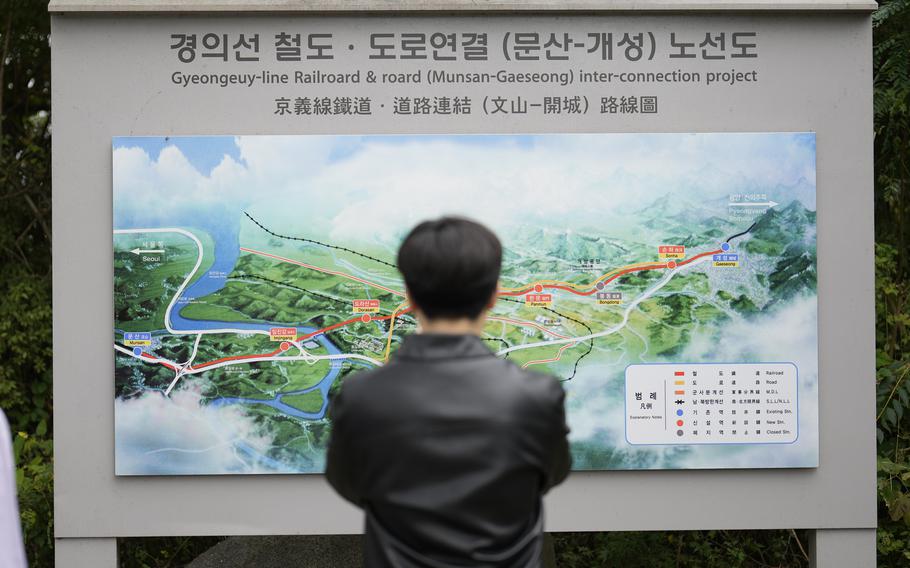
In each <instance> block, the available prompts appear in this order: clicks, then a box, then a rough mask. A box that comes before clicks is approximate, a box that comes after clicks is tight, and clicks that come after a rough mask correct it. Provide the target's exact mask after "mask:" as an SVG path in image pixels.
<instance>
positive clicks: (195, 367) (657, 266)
mask: <svg viewBox="0 0 910 568" xmlns="http://www.w3.org/2000/svg"><path fill="white" fill-rule="evenodd" d="M240 250H242V251H244V252H249V253H252V254H258V255H262V256H267V257H270V258H274V259H277V260H281V261H284V262H289V263H291V264H297V265H299V266H303V267H305V268H310V269H313V270H317V271H319V272H326V273H328V274H334V275H336V276H343V277H345V278H350V279H352V280H356V281H358V282H362V283H363V284H368V285H370V286H375V287H376V288H380V289H382V290H386V291H387V292H391V293H392V294H396V295H399V296H404V294H402V293H401V292H396V291H395V290H392V289H390V288H386V287H384V286H380V285H379V284H375V283H373V282H369V281H367V280H362V279H360V278H357V277H356V276H352V275H350V274H345V273H343V272H334V271H331V270H326V269H324V268H319V267H317V266H313V265H310V264H306V263H303V262H299V261H296V260H292V259H290V258H285V257H282V256H277V255H273V254H269V253H266V252H261V251H257V250H253V249H248V248H244V247H240ZM722 252H723V250H722V249H717V250H713V251H709V252H703V253H699V254H696V255H695V256H692V257H690V258H687V259H685V260H681V261H679V262H677V263H676V266H677V267H679V266H685V265H686V264H689V263H690V262H692V261H695V260H698V259H699V258H703V257H706V256H711V255H714V254H720V253H722ZM662 268H669V266H668V263H663V264H650V265H646V266H638V267H635V268H627V269H625V270H621V271H619V272H617V273H616V274H614V275H613V276H611V277H610V278H608V279H606V280H604V281H603V283H604V286H606V285H607V284H609V283H610V282H612V281H614V280H616V279H617V278H619V277H620V276H624V275H626V274H630V273H632V272H641V271H644V270H660V269H662ZM541 286H542V287H543V288H555V289H558V290H566V291H568V292H571V293H573V294H575V295H577V296H590V295H591V294H593V293H595V292H597V288H596V287H594V288H591V289H590V290H588V291H587V292H580V291H578V290H575V289H573V288H569V287H567V286H562V285H559V284H542V285H541ZM532 290H534V286H529V287H528V288H526V289H524V290H520V291H518V292H500V293H499V294H498V295H500V296H521V295H523V294H527V293H528V292H530V291H532ZM411 310H413V308H408V309H406V310H403V311H401V312H398V313H397V314H396V313H393V314H391V315H387V316H379V317H370V319H369V320H367V321H368V322H369V321H383V320H390V319H392V318H394V317H397V316H399V315H402V314H406V313H408V312H410V311H411ZM489 319H491V320H494V321H504V322H507V323H512V324H515V325H520V326H531V327H536V328H537V329H539V330H541V331H543V332H545V333H549V334H552V335H555V336H556V337H559V338H560V339H570V338H569V337H568V336H565V335H561V334H559V333H556V332H555V331H552V330H550V329H547V328H545V327H542V326H539V325H537V324H535V323H533V322H523V321H520V320H513V319H509V318H503V317H499V316H491V317H490V318H489ZM358 321H360V322H362V321H363V316H358V317H356V318H351V319H349V320H345V321H342V322H338V323H335V324H332V325H330V326H327V327H324V328H322V329H317V330H316V331H312V332H310V333H307V334H305V335H300V336H298V337H297V341H302V340H305V339H310V338H312V337H315V336H317V335H320V334H323V333H325V332H327V331H332V330H334V329H338V328H339V327H344V326H346V325H349V324H352V323H355V322H358ZM364 323H366V322H364ZM572 345H575V344H574V343H567V344H566V345H565V346H563V347H562V348H560V350H559V351H558V352H557V353H556V356H555V357H554V358H551V359H542V360H538V361H530V362H528V363H525V365H524V366H525V367H527V366H529V365H537V364H542V363H552V362H555V361H558V360H559V358H560V357H561V356H562V352H563V351H565V350H566V349H568V348H569V347H571V346H572ZM278 353H281V349H276V350H275V351H273V352H271V353H265V354H260V355H235V356H233V357H224V358H221V359H216V360H214V361H208V362H206V363H201V364H199V365H193V366H192V367H190V369H192V370H198V369H203V368H205V367H209V366H211V365H214V364H216V363H222V362H224V361H242V360H244V359H255V358H258V357H274V356H275V355H277V354H278ZM142 355H143V356H144V357H146V358H149V359H153V360H155V361H156V362H157V363H160V364H162V365H164V366H165V367H167V368H169V369H171V370H176V369H174V367H173V366H172V365H169V364H168V363H165V362H163V361H159V360H157V359H156V358H155V357H154V356H152V355H149V354H147V353H143V354H142Z"/></svg>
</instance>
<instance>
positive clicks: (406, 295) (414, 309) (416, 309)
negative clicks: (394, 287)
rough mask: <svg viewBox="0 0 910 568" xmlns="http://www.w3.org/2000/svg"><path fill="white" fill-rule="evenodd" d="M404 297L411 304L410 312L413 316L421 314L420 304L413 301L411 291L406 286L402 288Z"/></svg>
mask: <svg viewBox="0 0 910 568" xmlns="http://www.w3.org/2000/svg"><path fill="white" fill-rule="evenodd" d="M404 298H405V300H407V301H408V305H409V306H411V312H412V313H413V314H414V317H417V316H418V315H423V312H422V311H421V310H420V306H418V305H417V304H415V303H414V298H413V297H411V291H410V290H408V288H407V286H405V288H404Z"/></svg>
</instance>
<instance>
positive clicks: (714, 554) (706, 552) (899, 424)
mask: <svg viewBox="0 0 910 568" xmlns="http://www.w3.org/2000/svg"><path fill="white" fill-rule="evenodd" d="M46 10H47V4H46V1H42V0H0V406H2V407H3V409H4V411H6V413H7V415H8V417H9V420H10V422H11V426H12V428H13V433H14V434H13V435H14V452H15V459H16V462H17V464H18V467H17V472H16V474H17V482H18V487H19V499H20V506H21V513H22V525H23V530H24V533H25V540H26V545H27V549H28V556H29V560H30V562H31V565H32V566H33V567H36V568H40V567H50V566H53V440H52V432H53V423H52V420H53V416H52V396H51V390H52V389H51V386H52V383H51V355H52V345H51V333H50V332H51V240H50V235H51V193H50V136H51V123H50V111H51V108H50V80H51V78H50V49H49V44H48V40H49V32H50V25H49V18H48V15H47V11H46ZM874 33H875V47H874V54H873V58H874V65H875V213H876V241H877V245H876V262H875V266H876V272H877V281H876V300H877V302H876V310H877V343H878V360H877V369H876V384H877V397H878V415H877V425H878V450H879V452H878V453H879V461H878V471H879V474H878V494H879V513H880V514H879V531H878V552H879V555H878V562H879V565H880V566H886V567H887V566H894V567H897V566H907V565H908V564H910V439H908V437H910V355H908V353H910V351H908V349H910V311H908V308H910V248H908V246H910V0H885V1H884V2H882V3H881V8H880V10H879V11H878V13H877V14H876V15H875V18H874ZM869 372H870V373H872V372H873V370H872V369H870V370H869ZM869 378H871V377H869ZM856 379H857V380H866V378H864V377H857V378H856ZM605 514H609V513H608V511H605ZM213 542H214V540H213V539H211V538H204V539H195V538H189V537H186V538H176V539H174V538H169V539H138V540H133V539H131V540H128V541H124V542H122V543H121V547H120V548H121V563H122V565H123V566H128V567H156V568H163V567H166V566H181V565H183V564H184V563H185V562H187V561H188V560H189V559H191V558H193V557H194V556H196V555H197V554H199V553H200V552H201V551H202V550H204V549H205V548H206V547H208V546H210V545H211V544H212V543H213ZM805 546H806V534H805V533H804V532H799V531H792V530H782V531H698V532H653V533H609V534H605V533H584V534H557V535H555V547H556V551H557V557H558V560H559V565H560V566H561V567H566V568H592V567H600V566H624V567H635V566H649V567H650V566H654V567H663V566H667V567H670V566H698V567H713V566H718V567H721V566H723V567H764V566H805V565H807V558H806V554H805Z"/></svg>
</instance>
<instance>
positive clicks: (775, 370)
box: [625, 363, 799, 445]
mask: <svg viewBox="0 0 910 568" xmlns="http://www.w3.org/2000/svg"><path fill="white" fill-rule="evenodd" d="M798 378H799V371H798V369H797V368H796V365H794V364H793V363H722V364H721V363H683V364H674V363H667V364H642V365H629V367H627V368H626V378H625V389H626V392H625V421H626V441H627V442H628V443H629V444H632V445H661V444H666V445H692V444H790V443H793V442H795V441H796V438H797V437H798V436H799V404H798V390H799V387H798V385H799V381H798Z"/></svg>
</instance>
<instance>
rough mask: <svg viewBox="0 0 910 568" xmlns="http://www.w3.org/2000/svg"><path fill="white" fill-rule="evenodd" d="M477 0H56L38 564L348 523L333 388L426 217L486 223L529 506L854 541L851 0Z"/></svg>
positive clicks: (861, 94)
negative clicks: (529, 396)
mask: <svg viewBox="0 0 910 568" xmlns="http://www.w3.org/2000/svg"><path fill="white" fill-rule="evenodd" d="M482 4H483V5H482V6H479V5H478V3H476V2H468V1H467V0H445V1H438V2H437V1H435V0H433V1H425V0H422V1H421V2H412V1H411V0H402V1H401V2H396V3H394V6H392V5H391V4H390V3H388V2H371V1H362V2H361V1H358V2H353V3H350V2H348V3H343V4H338V3H327V2H323V1H321V0H304V1H301V2H293V3H287V2H271V1H267V0H263V1H262V2H229V3H224V2H215V1H214V0H213V1H208V0H202V1H199V2H192V3H173V2H171V3H166V2H159V1H158V0H143V1H142V2H123V1H121V0H104V1H101V0H54V1H53V2H52V3H51V9H52V11H53V15H52V22H51V24H52V31H53V36H54V42H53V43H54V45H53V50H52V67H53V74H54V81H53V93H52V94H53V101H54V105H53V106H54V136H53V160H54V163H53V168H52V173H53V201H54V204H53V205H54V212H55V213H54V234H53V238H54V243H53V245H54V273H53V278H54V286H53V290H54V299H53V300H54V322H53V324H54V325H53V335H54V402H55V404H54V421H53V422H54V440H55V447H54V452H55V455H54V462H55V485H54V488H55V499H54V504H55V515H54V519H55V524H54V528H55V531H56V536H57V537H58V542H57V547H56V550H57V551H58V554H59V555H60V556H61V558H65V560H64V561H62V563H61V565H65V566H81V565H86V566H105V567H106V566H112V565H115V564H114V562H115V557H114V555H111V554H110V551H111V547H112V546H113V545H112V542H111V539H113V538H114V537H124V536H163V535H189V534H193V535H234V534H242V535H255V534H350V533H356V532H359V531H361V530H362V529H363V517H362V513H361V512H360V511H359V510H357V509H356V508H354V507H353V506H351V505H349V504H348V503H346V502H345V501H344V500H343V499H341V498H340V497H338V496H337V494H336V493H335V492H334V491H333V490H332V488H331V487H330V486H329V484H328V483H327V482H326V480H325V478H324V476H322V475H319V474H318V472H319V471H320V468H321V465H322V464H321V460H322V459H323V457H322V456H323V451H324V444H325V439H326V438H325V437H326V436H327V435H328V434H329V433H330V432H331V430H330V429H331V423H330V421H329V420H326V419H325V418H320V416H321V415H323V413H324V412H325V404H326V401H327V399H328V398H330V396H331V394H332V389H333V388H337V386H336V387H333V386H328V387H327V388H328V392H326V393H324V392H323V390H322V389H324V388H326V384H327V382H328V379H326V376H327V375H329V374H332V373H337V376H335V377H334V379H332V383H333V384H335V385H337V384H338V383H341V382H343V381H344V380H345V379H346V378H347V377H348V376H349V373H352V372H356V371H357V370H358V369H367V368H370V367H373V366H376V365H377V364H380V363H383V362H384V359H385V357H386V350H388V352H389V353H390V354H391V355H392V356H394V351H395V349H396V348H397V346H398V344H399V341H400V340H401V337H402V336H403V334H406V333H411V332H413V325H414V322H413V320H412V319H411V314H410V313H406V310H407V306H402V307H401V308H400V309H399V305H400V304H401V301H400V300H398V299H399V298H400V297H399V296H397V295H396V294H395V293H396V292H398V293H400V292H401V280H400V277H399V276H398V274H397V273H396V271H395V269H394V266H389V265H394V264H395V257H394V252H395V247H396V246H397V245H398V243H399V242H400V239H401V237H402V235H403V234H404V232H405V231H406V230H408V229H409V228H410V227H411V226H413V225H414V224H415V223H416V222H417V221H419V220H421V219H423V218H426V217H431V216H434V215H438V214H442V213H446V212H449V213H459V214H464V215H469V216H471V217H475V218H477V219H479V220H480V221H483V222H484V223H487V224H489V225H490V226H491V227H493V228H494V229H495V230H496V231H497V232H498V233H499V235H500V237H501V238H502V239H503V242H504V244H505V246H506V249H507V251H509V254H508V255H507V257H506V259H505V261H506V262H505V273H504V276H503V282H502V290H501V291H502V292H505V293H507V294H516V295H514V296H509V295H506V294H504V295H503V296H502V298H501V299H500V301H498V302H497V305H496V309H495V310H494V313H493V314H492V315H493V317H495V318H499V319H498V320H492V321H491V322H490V325H489V326H488V328H487V330H486V331H487V334H486V335H487V338H488V339H489V340H490V341H487V343H488V344H489V346H490V349H491V351H492V352H495V353H500V354H499V356H500V357H508V358H509V359H510V360H512V361H515V362H516V363H517V364H520V365H529V366H528V368H529V369H537V370H540V371H542V372H547V373H553V374H554V375H556V376H558V377H560V378H561V379H562V380H563V381H564V382H563V384H564V386H565V388H566V389H567V391H568V399H567V408H568V412H569V414H568V419H569V421H570V425H571V427H572V434H571V437H572V440H571V441H572V451H573V456H574V458H575V470H574V471H573V472H572V473H571V475H569V477H568V479H567V480H566V481H565V483H563V484H561V485H560V486H559V487H557V488H556V489H554V490H553V491H551V492H550V493H549V494H548V495H547V496H546V498H545V509H546V522H547V530H550V531H557V532H559V531H592V530H596V531H600V530H617V531H629V530H694V529H718V528H723V529H734V528H735V529H769V528H782V527H784V528H789V527H803V528H812V529H820V531H819V534H823V533H826V532H827V533H832V532H833V533H836V535H835V536H831V537H830V540H827V541H824V542H827V543H828V544H827V545H825V544H824V542H823V538H822V537H820V538H819V540H818V547H819V549H823V548H825V549H827V548H829V545H832V543H837V544H838V555H839V557H840V558H850V556H849V555H848V554H844V551H845V549H851V550H855V551H865V552H863V554H871V553H870V552H869V551H871V550H874V541H875V539H874V527H875V523H876V507H875V502H876V499H875V483H874V479H875V468H874V463H875V445H874V437H875V427H874V422H875V421H874V417H875V397H874V373H873V372H872V370H873V369H874V354H875V349H874V344H875V343H874V301H873V300H874V265H873V259H874V248H873V247H874V238H873V237H874V230H873V207H872V205H873V200H872V179H873V168H872V149H871V148H872V129H871V127H870V125H871V124H872V87H871V85H872V77H871V72H872V70H871V66H870V65H869V53H871V49H872V25H871V16H870V12H869V11H870V10H872V9H874V7H875V5H874V3H872V2H865V0H863V1H861V2H827V1H826V2H809V3H806V2H801V1H798V0H792V1H790V0H785V1H779V0H774V1H768V2H765V1H760V2H749V3H743V2H741V1H737V0H730V1H723V2H708V1H702V0H697V1H694V2H692V1H685V2H683V1H676V0H667V1H660V2H658V1H647V2H627V3H616V2H595V1H590V0H583V1H580V2H572V3H565V2H561V3H537V2H534V3H528V2H509V1H503V2H499V1H494V2H484V3H482ZM330 8H334V10H333V11H331V13H327V12H326V10H329V9H330ZM434 8H435V11H433V9H434ZM348 10H349V11H350V13H346V12H345V11H348ZM358 10H368V12H369V13H361V12H358ZM427 10H429V11H427ZM136 11H139V12H143V13H142V14H141V15H140V14H137V13H135V12H136ZM494 11H495V13H494ZM453 57H454V59H453ZM112 157H113V159H112ZM486 180H493V182H495V183H493V184H491V183H490V182H489V181H486ZM640 180H652V184H651V185H647V184H645V183H643V182H641V181H640ZM481 181H483V182H484V183H483V184H481V183H480V182H481ZM112 186H113V187H112ZM816 188H817V191H816ZM112 192H113V193H112ZM404 192H407V195H406V196H403V195H402V193H404ZM772 202H773V204H772ZM816 212H817V213H818V215H817V217H816ZM254 220H255V222H254ZM219 221H220V222H219ZM257 223H258V224H257ZM753 225H754V227H753ZM114 231H117V232H114ZM181 231H183V232H181ZM269 231H271V233H274V234H271V233H269ZM194 239H195V240H194ZM197 240H198V244H197V242H196V241H197ZM725 244H727V245H729V248H728V249H727V250H724V245H725ZM231 247H233V252H232V251H231V250H230V249H231ZM332 247H343V248H344V249H348V250H341V249H338V248H332ZM242 249H249V250H252V251H256V252H258V253H265V254H267V255H272V256H265V255H263V254H256V253H253V252H248V251H244V250H242ZM200 250H201V251H202V252H201V261H200ZM797 252H800V254H796V253H797ZM357 253H359V254H357ZM709 253H710V254H709ZM360 255H367V257H370V258H367V257H364V256H360ZM699 255H704V256H699ZM273 257H280V258H273ZM696 257H697V258H696ZM282 259H287V260H288V261H291V262H288V261H285V260H282ZM557 259H559V260H557ZM563 259H564V260H563ZM197 262H198V263H199V264H198V267H197ZM671 262H673V263H676V267H675V268H670V263H671ZM384 263H387V264H384ZM303 265H308V266H311V267H315V269H314V268H307V267H306V266H303ZM639 268H644V269H641V270H638V269H639ZM316 269H319V270H316ZM629 269H635V270H633V271H631V272H628V273H625V274H621V275H619V274H618V272H617V271H619V272H621V271H624V270H629ZM326 271H332V272H334V273H337V274H330V273H329V272H326ZM344 275H348V276H353V277H356V278H359V279H360V280H365V281H367V282H368V283H369V284H367V283H364V282H359V281H357V280H353V279H351V278H347V277H345V276H344ZM614 276H616V278H614V279H613V280H610V281H609V282H607V280H609V279H610V278H613V277H614ZM266 279H267V280H266ZM598 282H600V283H603V288H602V289H599V290H598V289H597V284H598ZM372 284H378V285H380V286H383V287H384V288H387V289H388V290H383V289H381V288H376V287H375V286H373V285H372ZM538 285H540V290H539V291H538V290H537V286H538ZM532 286H533V288H532ZM555 286H562V287H563V288H564V289H563V288H557V287H555ZM658 286H660V287H659V288H656V287H658ZM181 288H182V290H181ZM655 288H656V289H655ZM649 291H651V292H650V293H649ZM576 292H577V293H576ZM317 294H320V295H317ZM816 298H817V299H816ZM633 305H634V307H633V308H632V309H631V311H629V312H628V319H627V320H626V316H625V314H626V310H629V308H630V306H633ZM551 310H552V311H551ZM396 311H397V312H398V313H396ZM554 312H558V313H554ZM393 314H394V317H392V316H393ZM166 316H167V319H165V317H166ZM355 318H360V319H355ZM365 318H368V320H369V321H363V320H364V319H365ZM569 318H571V319H569ZM505 319H509V320H514V321H515V322H519V324H517V325H516V324H514V323H512V322H507V321H504V320H505ZM624 320H625V321H624ZM206 322H208V323H206ZM212 322H221V323H217V326H216V324H212ZM345 322H347V323H345ZM336 324H344V325H340V326H339V327H337V328H333V329H327V328H329V327H330V326H334V325H336ZM582 324H583V325H582ZM207 325H212V326H213V327H212V329H203V326H207ZM392 325H394V328H391V326H392ZM169 326H170V329H169ZM584 326H588V327H590V329H591V331H588V330H587V329H586V328H585V327H584ZM620 326H621V327H620ZM390 328H391V329H390ZM614 329H615V331H614ZM230 330H233V331H230ZM201 331H215V333H200V332H201ZM314 332H319V333H316V334H315V335H313V336H311V337H306V336H307V335H309V334H311V333H314ZM554 334H559V335H554ZM560 335H561V336H563V337H560ZM197 338H198V343H197ZM284 344H287V345H286V347H287V349H284V347H285V345H284ZM513 347H514V348H516V349H512V348H513ZM333 349H334V350H337V353H335V352H333V351H331V350H333ZM507 349H511V351H509V352H507V353H505V352H504V351H505V350H507ZM589 349H590V352H589ZM137 350H138V351H137ZM257 356H258V357H262V358H263V360H261V361H258V360H253V359H252V358H255V357H257ZM235 357H236V359H230V360H228V358H235ZM251 357H252V358H251ZM549 359H555V360H553V361H548V360H549ZM535 361H536V362H535ZM163 363H166V364H167V365H170V366H171V367H172V368H169V367H168V366H166V365H165V364H163ZM576 363H577V368H576ZM733 372H735V373H736V375H735V376H736V381H737V383H736V385H735V386H734V385H733V384H732V380H733ZM756 372H758V373H759V374H758V375H755V373H756ZM677 373H683V375H681V376H679V375H677ZM721 373H723V375H721ZM178 375H179V376H178ZM756 376H757V377H758V379H756V378H755V377H756ZM749 379H751V381H753V382H754V381H755V380H759V381H760V383H759V384H752V385H749V384H746V383H745V381H748V380H749ZM677 381H682V382H683V384H677ZM696 381H697V382H696ZM721 381H723V383H724V384H723V385H721ZM741 381H744V382H743V383H742V384H741ZM112 387H113V388H112ZM756 388H757V389H759V390H766V391H775V392H765V393H764V395H766V398H767V399H766V400H764V401H763V402H760V403H758V404H757V403H756V402H755V400H756V395H755V393H754V392H752V393H750V392H748V391H749V390H750V389H751V390H753V391H754V390H756ZM693 390H694V391H695V392H694V393H693V392H692V391H693ZM715 390H716V391H717V394H715V393H714V391H715ZM721 390H723V394H722V395H721ZM734 390H735V391H737V392H733V391H734ZM740 390H741V391H743V392H741V393H740V392H738V391H740ZM112 391H113V392H112ZM677 391H682V393H683V395H682V396H681V395H678V394H677ZM709 391H710V394H709ZM652 395H653V397H652ZM639 397H640V398H641V400H639ZM678 400H679V401H682V403H680V404H677V401H678ZM718 400H722V401H723V402H722V404H721V405H720V406H723V408H720V407H719V406H718V403H717V401H718ZM642 405H644V408H642ZM648 405H650V406H648ZM756 406H760V408H757V407H756ZM709 407H711V408H709ZM680 410H681V411H682V412H683V414H682V415H679V414H678V411H680ZM708 410H711V416H712V417H711V421H712V422H711V424H710V427H711V434H708V426H709V425H708V423H707V420H708V415H707V411H708ZM720 410H723V411H724V418H723V420H724V423H723V425H721V423H720V420H721V418H720V412H719V411H720ZM734 410H735V411H736V415H735V416H736V418H735V420H736V421H737V423H736V425H735V426H736V429H735V430H736V432H735V433H734V431H733V430H734V428H733V423H732V421H733V420H734V418H733V416H734V414H733V411H734ZM746 410H748V411H749V418H748V420H749V424H748V426H749V427H753V426H757V425H758V423H757V420H762V424H760V425H758V426H761V427H760V428H759V432H758V433H757V434H756V433H755V431H754V429H752V430H747V429H745V428H744V427H746V426H747V425H746V424H745V420H747V418H745V416H746V415H745V411H746ZM758 410H761V412H760V413H758V412H756V411H758ZM696 411H698V414H696V413H695V412H696ZM759 414H761V415H762V416H763V417H762V418H758V415H759ZM766 416H767V418H765V417H766ZM696 420H698V423H696V422H695V421H696ZM766 420H773V421H774V422H773V424H770V423H765V421H766ZM679 421H682V425H680V424H678V422H679ZM721 426H723V428H722V429H723V433H721ZM680 430H681V431H682V434H680V433H679V431H680ZM696 430H697V433H696ZM747 432H748V433H747ZM708 436H710V438H708ZM747 436H748V439H747V438H746V437H747ZM258 473H262V474H267V475H251V474H258ZM298 473H300V474H298ZM209 474H218V475H209ZM238 474H239V475H238ZM301 511H303V513H301ZM829 529H830V530H829ZM854 529H856V530H858V531H860V532H861V533H862V534H863V535H864V536H862V538H861V539H860V540H861V541H862V542H861V544H859V545H856V544H855V541H851V540H850V539H847V538H845V537H844V530H854ZM870 534H871V537H870V536H869V535H870ZM86 540H90V541H92V540H93V541H97V542H98V546H99V547H103V548H104V550H105V551H106V554H109V556H108V557H106V559H105V560H104V561H98V560H96V559H92V561H88V560H86V561H83V562H79V561H76V560H72V558H74V557H75V556H78V555H80V554H83V553H84V548H83V546H84V545H85V541H86ZM102 541H103V542H102ZM844 543H851V544H849V545H848V544H844ZM810 553H811V551H810ZM854 556H855V555H854ZM847 565H854V566H859V565H865V564H864V560H857V561H855V562H852V563H850V562H847Z"/></svg>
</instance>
